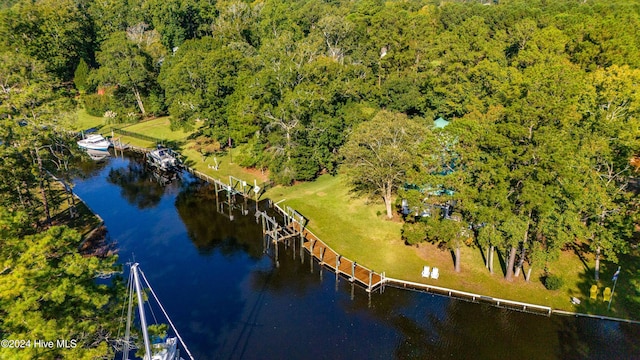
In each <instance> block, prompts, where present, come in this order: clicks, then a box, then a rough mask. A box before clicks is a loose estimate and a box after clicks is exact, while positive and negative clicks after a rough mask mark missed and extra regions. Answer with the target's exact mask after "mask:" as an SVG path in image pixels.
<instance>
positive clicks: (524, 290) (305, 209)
mask: <svg viewBox="0 0 640 360" xmlns="http://www.w3.org/2000/svg"><path fill="white" fill-rule="evenodd" d="M345 180H346V179H345V178H344V177H343V176H336V177H332V176H329V175H323V176H321V177H320V178H319V179H318V180H317V181H315V182H312V183H302V184H298V185H295V186H292V187H280V186H279V187H276V188H273V189H270V190H269V191H268V192H267V193H266V194H265V195H264V196H265V197H268V198H271V199H273V200H274V201H281V200H284V201H283V202H282V204H283V205H289V206H291V207H292V208H295V209H296V210H298V211H299V212H300V213H301V214H302V215H304V216H306V217H308V218H309V219H310V221H309V224H308V227H309V229H311V230H312V231H313V232H314V233H315V234H316V235H318V236H319V237H320V238H321V239H322V240H323V241H324V242H326V243H327V244H328V245H329V246H331V247H332V248H333V249H334V250H336V251H337V252H338V253H340V254H342V255H343V256H345V257H347V258H350V259H353V260H356V261H357V262H358V263H360V264H362V265H364V266H366V267H369V268H371V269H373V270H375V271H378V272H382V271H384V272H385V273H386V275H387V276H389V277H395V278H400V279H403V280H409V281H415V282H421V283H426V284H431V285H436V286H442V287H448V288H452V289H458V290H463V291H468V292H473V293H477V294H481V295H487V296H492V297H498V298H503V299H508V300H516V301H522V302H527V303H533V304H539V305H547V306H551V307H553V308H555V309H562V310H566V311H575V312H585V313H593V314H599V315H605V316H613V317H622V318H638V315H637V314H638V313H640V312H639V311H640V304H638V294H636V293H635V290H634V289H633V287H632V286H631V284H630V283H629V280H630V279H631V277H630V276H629V277H627V279H626V280H624V279H623V278H622V276H621V278H620V280H619V282H618V285H617V286H618V287H617V289H616V293H617V294H618V295H617V297H614V302H613V305H612V308H611V311H607V305H608V304H607V303H604V302H603V301H602V300H603V298H602V291H603V290H604V287H606V286H609V287H612V286H613V283H612V282H611V276H612V275H613V272H614V271H615V269H616V268H615V267H614V265H611V264H607V263H606V262H605V263H603V264H602V269H601V274H602V275H601V280H600V282H598V283H597V285H598V286H599V289H600V293H599V296H598V298H597V299H596V300H592V299H589V288H590V287H591V285H592V284H596V282H595V281H594V280H593V265H594V264H593V255H591V254H588V253H581V254H580V256H578V253H577V252H575V251H573V250H568V251H564V252H562V254H561V256H560V258H559V259H558V260H556V261H554V262H552V263H550V264H549V269H550V270H551V272H553V273H555V274H561V275H562V277H563V280H564V282H565V285H564V286H563V287H562V288H561V289H559V290H555V291H550V290H547V289H546V288H545V287H544V285H543V284H542V281H541V277H542V276H543V270H544V269H543V268H542V267H541V266H540V267H538V268H535V267H534V268H533V269H532V273H531V281H530V282H526V281H525V280H524V273H521V274H520V276H519V277H518V278H516V279H515V280H514V281H513V282H511V283H509V282H507V281H506V280H504V265H503V264H504V260H503V259H504V257H502V256H500V254H497V255H498V256H495V259H494V274H490V273H489V271H488V270H487V269H486V267H485V263H484V255H483V254H482V253H481V250H480V249H479V248H472V247H464V248H463V249H462V251H461V265H462V270H461V272H460V273H456V272H455V271H454V263H453V256H452V254H451V251H449V250H448V249H442V248H438V246H436V245H434V244H429V243H426V244H422V245H420V246H419V247H410V246H406V245H405V244H404V242H403V241H402V240H401V239H400V229H401V227H402V225H401V223H400V222H399V221H389V220H386V218H385V217H384V216H383V215H379V213H384V206H383V204H382V202H381V201H380V202H368V201H366V200H365V199H363V198H355V197H353V196H352V194H350V193H349V191H348V186H347V184H346V183H345ZM583 260H584V262H583ZM424 265H429V266H431V267H438V268H439V269H440V278H439V279H438V280H433V279H424V278H422V276H421V270H422V267H423V266H424ZM525 265H526V264H525ZM623 266H627V267H628V268H629V272H630V273H634V271H636V270H633V269H635V267H633V265H632V263H630V264H626V265H624V264H623ZM527 270H528V268H527V267H526V266H525V268H524V271H527ZM623 294H624V295H623ZM574 296H575V297H577V298H579V299H581V304H580V305H573V304H571V302H570V299H571V297H574ZM634 314H636V315H634Z"/></svg>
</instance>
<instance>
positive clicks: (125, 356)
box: [122, 273, 134, 360]
mask: <svg viewBox="0 0 640 360" xmlns="http://www.w3.org/2000/svg"><path fill="white" fill-rule="evenodd" d="M133 292H134V290H133V274H131V273H130V274H129V306H128V309H127V327H126V330H125V333H124V348H123V350H122V360H129V339H130V337H131V315H132V314H131V313H132V312H133Z"/></svg>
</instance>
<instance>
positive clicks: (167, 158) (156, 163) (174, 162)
mask: <svg viewBox="0 0 640 360" xmlns="http://www.w3.org/2000/svg"><path fill="white" fill-rule="evenodd" d="M147 162H148V163H149V165H151V166H153V167H155V168H157V169H160V170H163V171H173V170H178V169H179V167H180V161H179V160H178V154H177V153H176V152H174V151H173V150H171V149H168V148H166V147H158V148H157V149H155V150H152V151H150V152H149V153H147Z"/></svg>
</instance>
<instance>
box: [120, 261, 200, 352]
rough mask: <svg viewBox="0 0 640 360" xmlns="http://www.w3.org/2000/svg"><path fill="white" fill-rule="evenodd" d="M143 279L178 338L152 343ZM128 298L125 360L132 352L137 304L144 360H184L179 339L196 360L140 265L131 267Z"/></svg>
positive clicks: (123, 350)
mask: <svg viewBox="0 0 640 360" xmlns="http://www.w3.org/2000/svg"><path fill="white" fill-rule="evenodd" d="M141 277H142V279H143V280H144V282H145V284H146V285H147V288H148V290H149V292H150V295H152V296H153V298H154V299H155V300H156V302H157V303H158V306H159V307H160V309H161V310H162V312H163V313H164V315H165V316H166V317H167V320H168V322H169V324H170V325H171V328H172V329H173V331H174V332H175V333H176V336H177V337H166V336H165V338H164V339H160V338H158V339H155V341H154V342H153V343H152V342H151V341H150V338H149V332H148V327H147V318H146V313H145V305H144V303H145V300H144V298H143V289H142V285H141V284H142V282H141ZM134 293H135V294H136V296H137V301H135V300H134V299H133V294H134ZM144 296H147V294H145V295H144ZM128 298H129V308H128V309H129V310H128V312H127V328H126V332H125V340H124V348H123V349H122V355H123V360H128V359H129V350H130V343H129V341H130V339H129V337H130V331H131V321H132V308H133V304H134V303H136V302H137V304H138V313H139V315H140V326H141V327H142V337H143V342H144V350H145V351H144V358H143V359H144V360H184V359H183V358H181V357H180V352H179V350H178V339H179V340H180V343H181V344H182V346H183V347H184V349H185V351H186V352H187V354H188V355H189V358H190V359H191V360H194V359H193V356H192V355H191V352H189V349H187V347H186V345H185V344H184V342H183V341H182V338H181V337H180V335H179V334H178V331H177V330H176V328H175V327H174V326H173V323H172V322H171V319H169V316H168V315H167V312H166V311H165V310H164V308H163V307H162V304H160V301H159V300H158V298H157V297H156V294H155V292H154V291H153V289H152V288H151V285H149V282H148V281H147V278H146V277H145V276H144V273H143V272H142V270H140V269H139V268H138V263H135V264H132V265H131V273H130V274H129V296H128ZM149 298H151V296H149Z"/></svg>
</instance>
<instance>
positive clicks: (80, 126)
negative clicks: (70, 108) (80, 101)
mask: <svg viewBox="0 0 640 360" xmlns="http://www.w3.org/2000/svg"><path fill="white" fill-rule="evenodd" d="M77 114H78V119H77V121H76V123H75V124H73V130H76V131H80V130H87V129H91V128H93V127H95V128H102V127H104V118H102V117H98V116H92V115H89V114H87V111H86V110H85V109H79V110H78V113H77Z"/></svg>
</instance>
